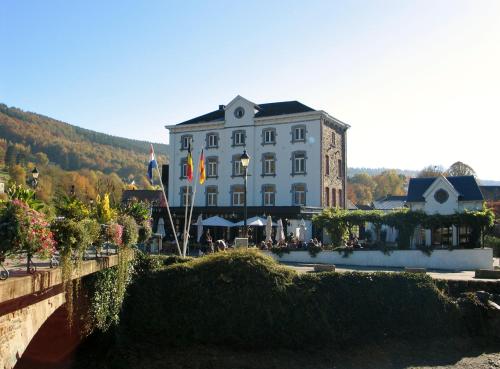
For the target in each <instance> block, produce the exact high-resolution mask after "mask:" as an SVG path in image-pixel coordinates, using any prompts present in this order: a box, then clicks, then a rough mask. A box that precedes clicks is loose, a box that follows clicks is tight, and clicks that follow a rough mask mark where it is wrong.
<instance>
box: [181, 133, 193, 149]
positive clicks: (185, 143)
mask: <svg viewBox="0 0 500 369" xmlns="http://www.w3.org/2000/svg"><path fill="white" fill-rule="evenodd" d="M192 142H193V136H191V135H183V136H181V150H187V149H189V144H190V143H192Z"/></svg>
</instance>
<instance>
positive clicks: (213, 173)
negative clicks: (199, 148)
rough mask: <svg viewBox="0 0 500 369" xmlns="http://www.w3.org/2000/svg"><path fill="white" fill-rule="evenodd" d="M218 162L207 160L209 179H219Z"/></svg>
mask: <svg viewBox="0 0 500 369" xmlns="http://www.w3.org/2000/svg"><path fill="white" fill-rule="evenodd" d="M217 169H218V168H217V160H216V159H208V160H207V177H217Z"/></svg>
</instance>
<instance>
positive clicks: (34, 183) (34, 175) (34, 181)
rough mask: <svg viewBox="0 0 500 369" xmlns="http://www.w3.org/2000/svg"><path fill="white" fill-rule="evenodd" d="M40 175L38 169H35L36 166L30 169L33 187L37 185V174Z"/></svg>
mask: <svg viewBox="0 0 500 369" xmlns="http://www.w3.org/2000/svg"><path fill="white" fill-rule="evenodd" d="M39 175H40V172H39V171H38V169H36V167H35V168H34V169H33V170H32V171H31V177H32V179H31V185H32V187H33V189H36V188H37V186H38V176H39Z"/></svg>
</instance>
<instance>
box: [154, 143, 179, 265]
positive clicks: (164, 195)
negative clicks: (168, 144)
mask: <svg viewBox="0 0 500 369" xmlns="http://www.w3.org/2000/svg"><path fill="white" fill-rule="evenodd" d="M151 150H152V151H153V157H154V158H155V160H156V156H154V152H155V151H154V149H153V144H151ZM158 167H159V164H158V161H157V162H156V172H157V173H158V177H159V178H160V184H161V191H162V193H163V198H164V199H165V204H166V205H167V213H168V219H169V220H170V225H171V227H172V232H173V233H174V239H175V245H176V246H177V251H179V256H182V253H181V248H180V246H179V240H178V239H177V233H176V232H175V226H174V221H173V220H172V214H171V213H170V206H169V205H168V199H167V194H166V193H165V186H163V180H162V178H161V174H160V169H159V168H158Z"/></svg>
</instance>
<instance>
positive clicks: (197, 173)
mask: <svg viewBox="0 0 500 369" xmlns="http://www.w3.org/2000/svg"><path fill="white" fill-rule="evenodd" d="M200 156H201V151H200ZM200 159H201V158H199V159H198V169H197V170H196V177H195V182H194V190H193V199H192V201H191V209H190V211H189V222H188V229H190V228H191V220H192V218H193V206H194V200H195V196H196V188H197V186H198V177H199V175H200V168H199V167H200V162H201V160H200ZM193 169H194V165H193ZM188 241H189V240H185V242H184V245H183V247H184V253H185V252H186V250H187V244H188Z"/></svg>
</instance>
